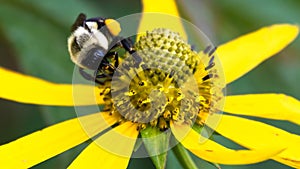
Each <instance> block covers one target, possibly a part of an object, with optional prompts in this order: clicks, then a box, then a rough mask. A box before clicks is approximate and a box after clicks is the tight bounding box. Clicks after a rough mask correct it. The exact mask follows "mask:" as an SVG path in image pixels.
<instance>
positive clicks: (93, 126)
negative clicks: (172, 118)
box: [0, 0, 300, 168]
mask: <svg viewBox="0 0 300 169" xmlns="http://www.w3.org/2000/svg"><path fill="white" fill-rule="evenodd" d="M156 1H157V2H156ZM156 4H159V5H156ZM143 5H144V11H143V12H144V13H146V12H162V13H167V14H170V15H175V16H179V15H178V12H177V8H176V4H175V3H174V1H173V0H165V1H162V2H161V1H159V2H158V0H152V1H150V0H143ZM166 7H167V8H166ZM147 16H148V15H144V17H143V18H142V21H141V27H140V32H144V31H145V30H152V28H157V27H159V26H160V25H161V24H162V23H156V22H155V21H153V20H152V19H153V18H147ZM149 16H150V15H149ZM149 21H151V23H153V24H150V25H151V26H153V27H149V24H147V23H149ZM179 22H180V20H179V19H178V20H177V21H175V22H174V23H172V24H171V25H170V27H171V28H173V29H172V30H175V31H177V32H179V33H180V34H181V35H182V36H183V37H184V38H185V33H184V30H183V27H182V26H181V25H180V23H179ZM156 24H157V25H156ZM174 25H175V26H174ZM172 26H173V27H172ZM298 32H299V28H298V26H295V25H289V24H278V25H272V26H269V27H264V28H261V29H259V30H257V31H255V32H253V33H249V34H247V35H243V36H241V37H239V38H237V39H235V40H232V41H230V42H228V43H226V44H223V45H220V46H219V47H218V49H217V50H216V53H217V55H218V56H219V58H220V62H221V64H222V66H223V69H224V73H225V77H226V78H225V79H226V84H229V83H231V82H233V81H234V80H236V79H238V78H239V77H241V76H243V75H244V74H245V73H247V72H248V71H250V70H251V69H253V68H254V67H256V66H257V65H258V64H260V63H261V62H263V61H264V60H266V59H268V58H269V57H271V56H272V55H274V54H276V53H277V52H279V51H280V50H282V49H283V48H284V47H286V46H287V45H288V44H289V43H291V42H292V41H293V40H294V39H295V38H296V36H297V35H298ZM140 38H141V37H140ZM195 75H199V74H197V72H196V73H195ZM0 79H1V83H0V88H1V93H0V98H3V99H7V100H11V101H16V102H20V103H27V104H38V105H52V106H73V105H74V104H75V103H76V106H86V105H93V104H99V105H105V104H106V103H105V102H104V100H105V99H103V97H104V96H98V94H99V93H100V92H102V91H101V89H99V88H97V87H94V86H89V85H80V84H75V85H70V84H55V83H51V82H47V81H45V80H41V79H38V78H35V77H30V76H26V75H22V74H19V73H16V72H12V71H9V70H7V69H5V68H0ZM20 81H21V82H22V85H20V84H19V83H16V82H20ZM74 88H75V89H76V91H79V92H80V93H76V95H78V94H79V95H80V96H81V97H76V100H75V101H74V100H73V99H74V98H73V92H72V90H73V89H74ZM91 90H94V92H93V93H96V94H97V99H96V100H95V97H94V95H91V94H90V93H86V92H84V91H91ZM81 91H83V92H82V93H81ZM225 100H226V102H225V106H224V111H225V112H227V113H229V114H237V115H248V116H256V117H263V118H269V119H275V120H287V121H290V122H293V123H295V124H298V125H300V113H299V112H300V102H299V101H298V100H296V99H294V98H292V97H289V96H286V95H284V94H272V93H270V94H248V95H234V96H226V98H225ZM274 105H276V106H274ZM207 116H209V117H208V118H216V119H219V118H222V120H221V121H220V123H219V124H218V127H217V128H216V131H217V132H218V133H220V134H221V135H223V136H224V137H227V138H229V139H231V140H233V141H234V142H236V143H238V144H240V145H241V146H244V147H246V148H248V149H247V150H233V149H229V148H227V147H224V146H222V145H221V144H219V143H217V142H214V141H212V140H207V141H206V142H204V143H203V144H200V143H199V142H198V140H199V133H198V132H196V131H194V130H189V129H190V127H189V126H188V125H180V124H176V123H173V122H171V125H170V127H171V130H172V133H173V135H174V136H175V137H176V138H177V139H178V140H180V141H181V144H182V145H183V146H184V147H185V148H187V149H188V150H190V151H191V152H192V153H194V154H195V155H196V156H198V157H200V158H202V159H204V160H207V161H209V162H213V163H220V164H234V165H235V164H250V163H256V162H260V161H264V160H267V159H273V160H276V161H278V162H280V163H283V164H285V165H288V166H291V167H295V168H298V167H300V153H299V151H300V148H299V143H300V137H299V136H298V135H295V134H292V133H289V132H286V131H284V130H282V129H279V128H276V127H273V126H271V125H267V124H264V123H262V122H258V121H253V120H249V119H246V118H242V117H237V116H232V115H227V114H226V115H222V117H219V116H220V114H210V115H207ZM119 120H120V116H119V115H118V114H115V113H114V114H111V112H109V111H106V112H101V113H94V114H90V115H85V116H81V117H78V118H74V119H70V120H67V121H64V122H61V123H58V124H56V125H53V126H50V127H47V128H45V129H43V130H41V131H37V132H34V133H32V134H29V135H27V136H24V137H22V138H20V139H18V140H15V141H12V142H10V143H8V144H5V145H2V146H0V165H1V167H2V168H29V167H31V166H34V165H36V164H39V163H41V162H43V161H45V160H47V159H49V158H51V157H53V156H55V155H57V154H60V153H62V152H64V151H66V150H68V149H70V148H72V147H74V146H77V145H78V144H81V143H83V142H84V141H87V140H89V139H91V138H92V137H96V136H97V134H99V133H101V132H104V131H106V129H108V128H109V127H111V126H115V127H114V129H112V130H109V131H107V132H105V133H104V134H103V135H101V136H100V137H97V138H96V139H95V140H94V141H93V142H92V143H90V145H89V146H87V148H85V149H84V150H83V152H82V153H81V154H80V155H79V156H78V157H77V158H76V159H75V160H74V161H73V162H72V164H71V165H70V166H69V167H70V168H91V167H93V168H126V167H127V165H128V162H129V160H130V156H131V153H132V151H133V149H134V145H135V142H136V139H137V137H138V134H139V130H137V127H138V125H139V124H137V123H132V122H129V121H124V122H123V123H120V125H117V124H119ZM207 125H208V126H210V125H212V126H210V127H212V128H214V126H213V125H214V124H212V123H207ZM154 126H155V125H154ZM124 136H127V137H124ZM99 143H100V145H106V144H108V145H109V144H113V146H114V147H115V149H116V150H119V151H122V156H120V155H117V154H116V153H111V152H108V151H106V150H105V149H103V148H101V147H100V146H99Z"/></svg>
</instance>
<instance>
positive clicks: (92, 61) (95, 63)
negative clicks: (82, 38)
mask: <svg viewBox="0 0 300 169" xmlns="http://www.w3.org/2000/svg"><path fill="white" fill-rule="evenodd" d="M104 56H105V51H104V50H103V49H101V48H100V47H95V48H91V49H90V50H88V51H87V52H86V53H85V56H84V57H83V59H82V61H81V64H82V65H84V66H85V67H87V68H89V69H91V70H96V69H98V67H99V65H100V63H101V62H102V59H103V58H104Z"/></svg>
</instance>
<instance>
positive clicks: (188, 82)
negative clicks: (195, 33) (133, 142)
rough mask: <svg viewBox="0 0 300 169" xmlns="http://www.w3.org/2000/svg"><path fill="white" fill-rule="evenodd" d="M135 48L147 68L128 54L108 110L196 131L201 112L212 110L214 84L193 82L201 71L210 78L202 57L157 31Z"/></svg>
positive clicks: (169, 33)
mask: <svg viewBox="0 0 300 169" xmlns="http://www.w3.org/2000/svg"><path fill="white" fill-rule="evenodd" d="M135 48H136V53H135V54H137V55H138V56H139V57H141V58H142V60H143V61H142V63H141V64H140V65H139V66H138V67H136V66H135V60H134V59H133V57H132V56H131V55H130V54H127V55H126V57H125V59H124V60H123V61H122V64H121V65H120V66H119V67H118V69H117V71H116V72H115V74H114V77H113V79H112V82H111V97H112V102H113V103H110V104H109V105H111V106H112V108H113V112H114V113H119V114H121V115H122V117H123V118H124V120H126V121H133V122H137V123H140V124H143V125H145V126H146V125H148V124H149V125H151V126H158V127H159V128H160V129H161V130H165V129H167V128H169V124H170V121H171V120H173V121H174V122H176V123H187V124H189V125H191V124H192V123H193V122H194V121H195V120H197V118H198V117H199V116H198V114H199V112H201V111H204V110H205V109H209V108H210V104H211V90H210V89H211V84H210V83H206V84H205V85H199V84H198V82H197V80H196V79H194V76H193V74H194V73H195V72H196V71H202V72H201V74H202V75H205V76H208V73H207V71H206V70H205V66H204V65H203V63H202V62H201V61H200V57H199V55H198V53H197V52H196V51H193V50H192V49H191V46H190V45H189V44H187V43H186V42H185V40H183V39H182V38H181V37H180V36H179V34H177V33H174V32H172V31H170V30H168V29H162V28H160V29H155V30H153V31H152V32H147V33H146V34H145V35H142V36H141V37H140V39H139V41H138V42H137V43H136V44H135ZM205 80H209V77H208V78H207V79H205ZM201 82H203V80H201ZM200 90H201V93H200ZM206 112H208V110H206Z"/></svg>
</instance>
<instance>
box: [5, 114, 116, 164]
mask: <svg viewBox="0 0 300 169" xmlns="http://www.w3.org/2000/svg"><path fill="white" fill-rule="evenodd" d="M99 117H100V118H99ZM101 117H103V118H101ZM104 119H105V120H104ZM79 120H85V121H89V124H88V125H87V126H89V127H90V128H91V127H94V130H93V131H94V132H93V133H91V132H90V133H89V134H90V135H93V136H94V135H96V134H98V133H99V132H101V131H103V130H104V129H106V128H107V127H109V126H110V125H112V124H114V123H115V122H116V119H115V118H112V117H111V116H110V115H109V114H108V113H102V115H101V114H100V113H96V114H92V115H87V116H82V117H79V118H74V119H71V120H67V121H64V122H62V123H58V124H56V125H53V126H50V127H47V128H45V129H43V130H40V131H37V132H34V133H32V134H29V135H27V136H25V137H22V138H20V139H18V140H16V141H13V142H10V143H8V144H5V145H2V146H0V165H1V167H2V168H29V167H32V166H34V165H36V164H38V163H41V162H43V161H45V160H47V159H49V158H51V157H53V156H55V155H57V154H60V153H62V152H64V151H66V150H68V149H70V148H72V147H74V146H76V145H78V144H80V143H82V142H84V141H86V140H88V139H90V137H88V135H87V133H86V131H85V130H84V129H83V128H82V125H81V124H80V122H79Z"/></svg>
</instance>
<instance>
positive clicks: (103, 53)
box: [68, 13, 142, 84]
mask: <svg viewBox="0 0 300 169" xmlns="http://www.w3.org/2000/svg"><path fill="white" fill-rule="evenodd" d="M120 31H121V27H120V24H119V23H118V22H117V21H116V20H114V19H110V18H102V17H97V18H90V19H87V18H86V15H85V14H83V13H81V14H79V15H78V17H77V19H76V20H75V22H74V24H73V25H72V27H71V36H70V37H69V38H68V51H69V53H70V56H71V60H72V61H73V62H74V63H75V64H76V65H78V66H79V72H80V74H81V75H82V76H83V77H84V78H85V79H87V80H91V81H95V82H96V83H98V84H102V83H103V82H101V81H99V80H98V79H101V78H106V79H107V78H108V79H111V78H112V76H113V74H114V72H115V70H116V68H117V67H118V65H119V58H118V52H116V51H113V49H115V48H117V47H122V48H124V49H125V50H126V51H127V52H129V53H130V54H131V56H133V59H134V61H135V66H137V67H138V66H139V64H140V63H141V62H142V59H141V57H139V56H138V55H137V53H136V52H135V50H134V49H133V44H132V42H131V40H130V39H129V38H122V37H120V36H118V35H119V33H120ZM85 69H88V70H93V71H94V75H91V74H89V73H87V72H86V71H85Z"/></svg>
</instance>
